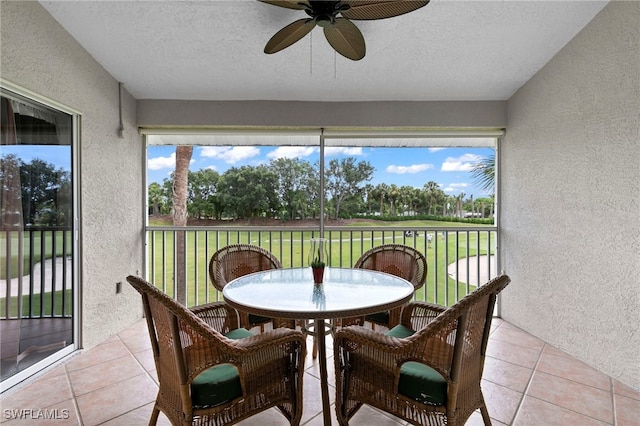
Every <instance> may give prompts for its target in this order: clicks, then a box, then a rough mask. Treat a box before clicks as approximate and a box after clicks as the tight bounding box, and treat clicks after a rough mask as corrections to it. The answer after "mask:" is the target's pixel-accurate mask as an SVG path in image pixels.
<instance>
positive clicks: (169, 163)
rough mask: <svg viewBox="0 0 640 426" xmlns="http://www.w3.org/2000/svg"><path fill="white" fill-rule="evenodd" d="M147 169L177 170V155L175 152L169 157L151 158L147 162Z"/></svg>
mask: <svg viewBox="0 0 640 426" xmlns="http://www.w3.org/2000/svg"><path fill="white" fill-rule="evenodd" d="M147 167H148V168H149V170H160V169H175V168H176V153H175V152H174V153H173V154H171V155H170V156H168V157H156V158H149V160H148V161H147Z"/></svg>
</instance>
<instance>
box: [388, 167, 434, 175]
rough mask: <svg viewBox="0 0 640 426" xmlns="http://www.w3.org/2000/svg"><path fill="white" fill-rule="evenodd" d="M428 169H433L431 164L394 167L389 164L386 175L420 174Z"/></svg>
mask: <svg viewBox="0 0 640 426" xmlns="http://www.w3.org/2000/svg"><path fill="white" fill-rule="evenodd" d="M428 169H433V164H412V165H410V166H396V165H393V164H391V165H389V166H387V168H386V170H387V172H388V173H397V174H399V175H403V174H405V173H420V172H422V171H425V170H428Z"/></svg>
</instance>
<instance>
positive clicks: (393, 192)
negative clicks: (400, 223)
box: [387, 183, 400, 216]
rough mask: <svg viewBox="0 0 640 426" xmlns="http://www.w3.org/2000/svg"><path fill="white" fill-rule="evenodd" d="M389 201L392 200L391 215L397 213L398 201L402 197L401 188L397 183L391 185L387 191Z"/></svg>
mask: <svg viewBox="0 0 640 426" xmlns="http://www.w3.org/2000/svg"><path fill="white" fill-rule="evenodd" d="M387 196H388V198H389V201H390V202H391V216H396V215H397V210H396V209H397V206H396V205H397V203H398V199H399V198H400V188H398V185H396V184H395V183H392V184H391V185H389V192H388V193H387Z"/></svg>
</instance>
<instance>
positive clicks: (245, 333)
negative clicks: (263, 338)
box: [224, 328, 253, 340]
mask: <svg viewBox="0 0 640 426" xmlns="http://www.w3.org/2000/svg"><path fill="white" fill-rule="evenodd" d="M224 336H225V337H228V338H229V339H233V340H238V339H244V338H245V337H251V336H253V333H252V332H250V331H249V330H247V329H246V328H236V329H235V330H231V331H230V332H228V333H227V334H225V335H224Z"/></svg>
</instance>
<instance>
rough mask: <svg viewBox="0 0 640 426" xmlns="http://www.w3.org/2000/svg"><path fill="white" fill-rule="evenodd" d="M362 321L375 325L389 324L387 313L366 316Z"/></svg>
mask: <svg viewBox="0 0 640 426" xmlns="http://www.w3.org/2000/svg"><path fill="white" fill-rule="evenodd" d="M364 319H365V321H371V322H374V323H376V324H389V311H385V312H376V313H375V314H370V315H366V316H365V317H364Z"/></svg>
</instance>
